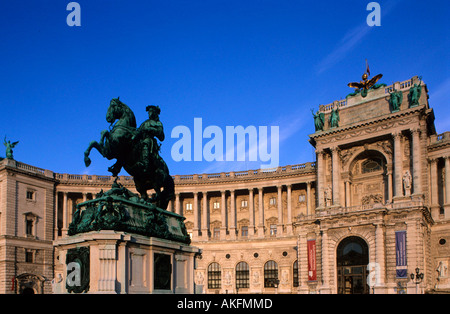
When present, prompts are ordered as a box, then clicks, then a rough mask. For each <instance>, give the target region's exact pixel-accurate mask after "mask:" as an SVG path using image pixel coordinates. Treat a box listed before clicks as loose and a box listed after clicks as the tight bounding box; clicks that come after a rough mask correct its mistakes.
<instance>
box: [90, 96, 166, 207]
mask: <svg viewBox="0 0 450 314" xmlns="http://www.w3.org/2000/svg"><path fill="white" fill-rule="evenodd" d="M106 121H107V122H108V123H110V124H111V125H110V131H107V130H104V131H102V132H101V137H100V141H99V142H96V141H92V142H90V143H89V146H88V148H87V149H86V151H85V152H84V163H85V165H86V167H89V165H90V164H91V159H90V158H89V154H90V152H91V150H92V148H95V149H97V150H98V152H99V153H100V154H101V155H102V156H103V157H105V158H107V159H108V160H111V159H113V158H116V159H117V162H116V163H115V164H114V165H113V166H111V167H109V168H108V171H110V172H111V173H112V175H113V176H114V177H117V175H118V174H119V172H120V170H121V169H122V167H123V168H124V169H125V170H126V171H127V172H128V173H129V174H130V175H131V176H133V179H134V183H135V185H136V190H137V191H138V192H139V194H140V195H141V197H142V198H143V199H144V200H146V201H150V202H155V203H156V205H157V206H158V207H160V208H162V209H166V208H167V205H168V203H169V201H170V200H171V199H172V198H173V196H174V190H175V189H174V182H173V178H172V176H170V175H169V169H168V167H167V164H166V163H165V162H164V160H163V159H162V158H161V156H159V154H158V152H157V151H153V152H152V154H150V156H152V157H153V159H152V160H150V161H149V162H142V156H143V154H142V149H145V148H144V145H143V142H142V140H137V139H136V138H138V137H136V135H137V133H138V129H136V118H135V116H134V113H133V111H132V110H131V109H130V108H129V107H128V106H127V105H125V104H124V103H122V102H121V101H120V100H119V98H114V99H112V100H111V102H110V105H109V108H108V111H107V113H106ZM116 121H117V122H116ZM114 122H116V123H115V124H114ZM111 128H112V129H111ZM161 188H163V191H161ZM151 189H153V190H154V191H155V195H154V196H153V197H152V198H151V199H149V197H148V195H147V190H151Z"/></svg>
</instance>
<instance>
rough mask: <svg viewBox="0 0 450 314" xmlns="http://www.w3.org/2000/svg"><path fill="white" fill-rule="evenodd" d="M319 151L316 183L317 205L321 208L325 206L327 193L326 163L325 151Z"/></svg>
mask: <svg viewBox="0 0 450 314" xmlns="http://www.w3.org/2000/svg"><path fill="white" fill-rule="evenodd" d="M316 153H317V164H316V169H317V180H316V182H317V184H316V193H317V194H318V197H317V198H318V203H317V206H318V207H319V208H325V195H324V188H325V180H324V179H325V177H324V174H325V163H324V152H323V151H319V152H316Z"/></svg>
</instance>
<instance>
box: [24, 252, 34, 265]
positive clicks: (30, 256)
mask: <svg viewBox="0 0 450 314" xmlns="http://www.w3.org/2000/svg"><path fill="white" fill-rule="evenodd" d="M25 262H26V263H33V251H32V250H26V251H25Z"/></svg>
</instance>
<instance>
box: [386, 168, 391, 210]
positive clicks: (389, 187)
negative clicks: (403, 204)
mask: <svg viewBox="0 0 450 314" xmlns="http://www.w3.org/2000/svg"><path fill="white" fill-rule="evenodd" d="M386 168H387V185H388V195H387V197H388V199H387V201H388V202H392V196H393V192H392V164H391V163H389V164H387V165H386Z"/></svg>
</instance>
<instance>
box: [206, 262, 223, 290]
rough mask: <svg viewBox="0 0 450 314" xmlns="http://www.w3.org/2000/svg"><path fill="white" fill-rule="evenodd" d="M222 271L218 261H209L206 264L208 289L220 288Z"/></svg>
mask: <svg viewBox="0 0 450 314" xmlns="http://www.w3.org/2000/svg"><path fill="white" fill-rule="evenodd" d="M221 281H222V272H221V270H220V265H219V264H218V263H211V264H209V266H208V289H220V284H221Z"/></svg>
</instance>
